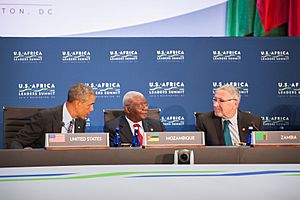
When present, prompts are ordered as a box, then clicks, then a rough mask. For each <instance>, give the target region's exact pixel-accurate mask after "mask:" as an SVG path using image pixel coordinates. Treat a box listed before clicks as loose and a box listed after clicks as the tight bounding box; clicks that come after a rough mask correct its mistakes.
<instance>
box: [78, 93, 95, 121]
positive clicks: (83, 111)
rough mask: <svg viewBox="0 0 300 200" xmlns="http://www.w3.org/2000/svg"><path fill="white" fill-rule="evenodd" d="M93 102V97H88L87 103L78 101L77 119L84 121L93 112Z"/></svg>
mask: <svg viewBox="0 0 300 200" xmlns="http://www.w3.org/2000/svg"><path fill="white" fill-rule="evenodd" d="M95 101H96V96H95V95H90V96H89V98H88V100H87V101H78V102H77V104H76V105H77V106H76V111H77V117H79V118H81V119H84V120H85V119H86V118H87V116H88V115H89V114H90V113H91V112H92V111H94V104H95Z"/></svg>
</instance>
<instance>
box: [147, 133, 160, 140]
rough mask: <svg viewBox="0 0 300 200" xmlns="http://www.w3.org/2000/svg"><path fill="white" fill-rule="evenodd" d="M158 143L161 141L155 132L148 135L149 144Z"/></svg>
mask: <svg viewBox="0 0 300 200" xmlns="http://www.w3.org/2000/svg"><path fill="white" fill-rule="evenodd" d="M158 141H159V136H158V133H155V132H151V133H147V142H158Z"/></svg>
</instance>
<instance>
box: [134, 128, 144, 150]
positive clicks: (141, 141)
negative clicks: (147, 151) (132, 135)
mask: <svg viewBox="0 0 300 200" xmlns="http://www.w3.org/2000/svg"><path fill="white" fill-rule="evenodd" d="M133 126H134V127H137V128H138V138H139V141H140V145H141V146H142V145H143V136H142V134H141V129H140V127H141V126H140V125H139V124H133Z"/></svg>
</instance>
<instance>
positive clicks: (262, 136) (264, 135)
mask: <svg viewBox="0 0 300 200" xmlns="http://www.w3.org/2000/svg"><path fill="white" fill-rule="evenodd" d="M255 138H256V140H257V141H258V140H268V134H267V133H266V132H256V133H255Z"/></svg>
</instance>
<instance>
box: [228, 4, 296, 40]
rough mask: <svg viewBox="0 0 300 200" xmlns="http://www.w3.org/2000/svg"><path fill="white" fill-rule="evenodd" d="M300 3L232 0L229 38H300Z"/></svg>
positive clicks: (229, 16) (229, 17)
mask: <svg viewBox="0 0 300 200" xmlns="http://www.w3.org/2000/svg"><path fill="white" fill-rule="evenodd" d="M299 10H300V3H299V0H229V1H228V7H227V29H226V33H227V36H287V35H289V36H300V25H299V22H300V15H299Z"/></svg>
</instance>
